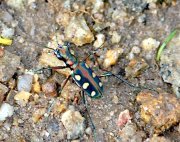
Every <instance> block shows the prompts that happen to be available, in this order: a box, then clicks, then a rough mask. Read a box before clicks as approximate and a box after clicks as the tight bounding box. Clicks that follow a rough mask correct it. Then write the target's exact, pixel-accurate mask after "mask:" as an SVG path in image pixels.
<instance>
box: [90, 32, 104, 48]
mask: <svg viewBox="0 0 180 142" xmlns="http://www.w3.org/2000/svg"><path fill="white" fill-rule="evenodd" d="M96 38H97V39H96V41H95V42H94V44H93V46H94V47H95V48H96V49H97V48H99V47H101V46H102V45H103V44H104V41H105V35H104V34H97V35H96Z"/></svg>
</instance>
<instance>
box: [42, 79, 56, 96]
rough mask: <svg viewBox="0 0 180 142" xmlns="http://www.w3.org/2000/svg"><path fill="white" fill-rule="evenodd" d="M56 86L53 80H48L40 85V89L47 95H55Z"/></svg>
mask: <svg viewBox="0 0 180 142" xmlns="http://www.w3.org/2000/svg"><path fill="white" fill-rule="evenodd" d="M56 89H57V86H56V83H55V82H54V81H53V80H48V81H47V82H46V83H44V84H43V85H42V91H43V92H44V93H45V95H47V96H52V97H54V96H57V91H56Z"/></svg>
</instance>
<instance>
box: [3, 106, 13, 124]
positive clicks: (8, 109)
mask: <svg viewBox="0 0 180 142" xmlns="http://www.w3.org/2000/svg"><path fill="white" fill-rule="evenodd" d="M13 113H14V107H13V106H11V105H9V104H7V103H3V104H2V105H1V107H0V121H4V120H6V118H7V117H11V116H12V115H13Z"/></svg>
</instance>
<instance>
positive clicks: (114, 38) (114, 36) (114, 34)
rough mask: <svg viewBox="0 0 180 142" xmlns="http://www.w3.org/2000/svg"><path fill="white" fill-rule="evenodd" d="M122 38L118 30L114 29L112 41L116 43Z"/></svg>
mask: <svg viewBox="0 0 180 142" xmlns="http://www.w3.org/2000/svg"><path fill="white" fill-rule="evenodd" d="M120 40H121V36H120V35H119V34H118V32H116V31H113V33H112V38H111V42H112V43H113V44H115V43H119V42H120Z"/></svg>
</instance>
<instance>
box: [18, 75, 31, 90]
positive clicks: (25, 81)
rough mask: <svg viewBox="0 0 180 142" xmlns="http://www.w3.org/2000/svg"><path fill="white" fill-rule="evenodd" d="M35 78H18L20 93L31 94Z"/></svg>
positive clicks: (23, 76) (29, 76)
mask: <svg viewBox="0 0 180 142" xmlns="http://www.w3.org/2000/svg"><path fill="white" fill-rule="evenodd" d="M32 82H33V76H32V75H30V74H24V75H22V76H19V77H18V83H17V89H18V91H19V92H20V91H26V92H30V91H31V88H32Z"/></svg>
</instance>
